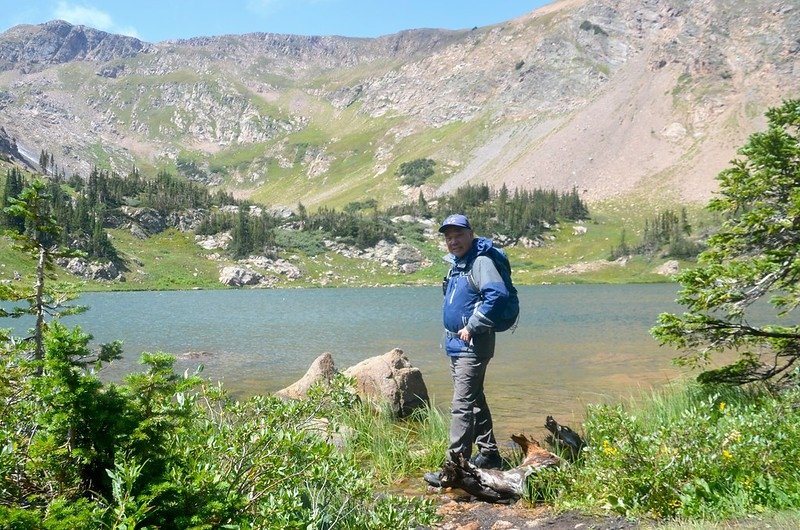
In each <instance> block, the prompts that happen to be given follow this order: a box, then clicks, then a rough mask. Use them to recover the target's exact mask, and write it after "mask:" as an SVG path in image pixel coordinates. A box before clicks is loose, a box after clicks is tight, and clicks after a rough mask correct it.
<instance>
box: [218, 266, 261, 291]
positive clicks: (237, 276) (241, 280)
mask: <svg viewBox="0 0 800 530" xmlns="http://www.w3.org/2000/svg"><path fill="white" fill-rule="evenodd" d="M262 278H264V276H263V275H261V274H259V273H257V272H256V271H253V270H250V269H245V268H244V267H235V266H233V267H224V268H223V269H222V271H220V273H219V281H220V282H222V283H224V284H225V285H229V286H231V287H242V286H243V285H255V284H257V283H259V282H260V281H261V280H262Z"/></svg>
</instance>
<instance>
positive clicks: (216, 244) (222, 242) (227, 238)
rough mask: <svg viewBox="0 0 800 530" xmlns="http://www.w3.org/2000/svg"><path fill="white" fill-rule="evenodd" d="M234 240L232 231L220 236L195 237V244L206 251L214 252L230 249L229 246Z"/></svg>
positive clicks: (219, 234) (222, 233) (221, 233)
mask: <svg viewBox="0 0 800 530" xmlns="http://www.w3.org/2000/svg"><path fill="white" fill-rule="evenodd" d="M232 240H233V236H232V235H231V232H230V230H228V231H227V232H220V233H218V234H214V235H210V236H203V235H198V236H194V242H195V243H197V244H198V245H200V246H201V247H203V248H204V249H206V250H214V249H218V248H222V249H225V248H228V244H230V242H231V241H232Z"/></svg>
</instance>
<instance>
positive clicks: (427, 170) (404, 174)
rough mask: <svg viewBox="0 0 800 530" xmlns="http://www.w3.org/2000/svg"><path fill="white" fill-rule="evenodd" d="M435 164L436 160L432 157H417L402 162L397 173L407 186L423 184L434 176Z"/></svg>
mask: <svg viewBox="0 0 800 530" xmlns="http://www.w3.org/2000/svg"><path fill="white" fill-rule="evenodd" d="M435 165H436V162H435V161H434V160H432V159H430V158H417V159H416V160H412V161H410V162H403V163H402V164H400V168H399V169H398V170H397V173H396V174H397V176H399V177H400V180H401V181H402V183H403V184H405V185H407V186H421V185H422V184H424V183H425V181H426V180H428V178H430V177H432V176H433V173H434V169H433V167H434V166H435Z"/></svg>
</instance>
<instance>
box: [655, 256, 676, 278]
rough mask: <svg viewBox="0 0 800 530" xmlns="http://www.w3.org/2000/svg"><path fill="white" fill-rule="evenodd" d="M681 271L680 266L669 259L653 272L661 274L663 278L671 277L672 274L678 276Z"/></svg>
mask: <svg viewBox="0 0 800 530" xmlns="http://www.w3.org/2000/svg"><path fill="white" fill-rule="evenodd" d="M680 269H681V264H680V262H678V260H674V259H671V260H669V261H667V262H665V263H664V264H663V265H660V266H658V267H656V268H655V269H653V272H655V273H656V274H661V275H663V276H672V275H674V274H678V272H680Z"/></svg>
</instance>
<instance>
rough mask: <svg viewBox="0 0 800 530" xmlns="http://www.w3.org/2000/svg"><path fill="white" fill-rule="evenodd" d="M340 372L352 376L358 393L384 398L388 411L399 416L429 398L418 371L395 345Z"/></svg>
mask: <svg viewBox="0 0 800 530" xmlns="http://www.w3.org/2000/svg"><path fill="white" fill-rule="evenodd" d="M344 375H346V376H348V377H353V378H355V380H356V391H357V392H358V394H359V395H360V396H362V397H367V398H372V399H378V400H385V401H387V402H388V403H389V405H390V406H391V407H392V412H394V414H395V415H397V416H400V417H404V416H408V415H409V414H411V412H412V411H413V410H414V409H416V408H418V407H422V406H425V405H427V403H428V401H429V399H428V388H427V387H426V386H425V381H424V380H423V379H422V372H420V370H419V368H415V367H413V366H412V365H411V362H409V360H408V357H406V355H405V353H403V350H400V349H398V348H395V349H393V350H392V351H390V352H387V353H385V354H383V355H379V356H377V357H371V358H369V359H366V360H364V361H361V362H360V363H358V364H357V365H355V366H351V367H350V368H348V369H347V370H345V371H344Z"/></svg>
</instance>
